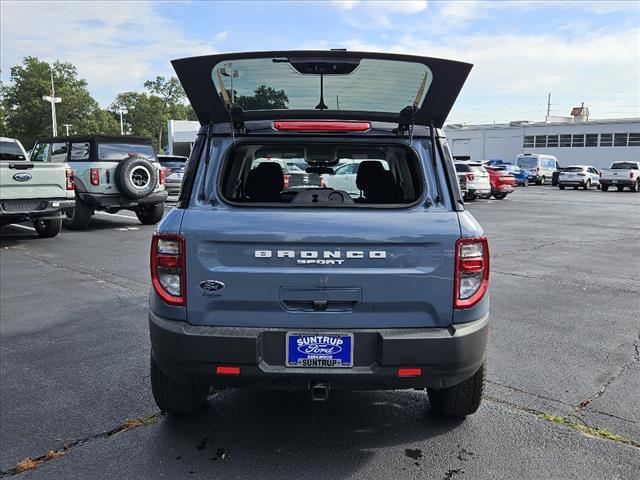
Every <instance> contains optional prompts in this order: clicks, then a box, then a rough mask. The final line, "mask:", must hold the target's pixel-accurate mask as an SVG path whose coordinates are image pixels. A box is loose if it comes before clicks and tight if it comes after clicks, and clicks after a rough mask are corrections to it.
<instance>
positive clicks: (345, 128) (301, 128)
mask: <svg viewBox="0 0 640 480" xmlns="http://www.w3.org/2000/svg"><path fill="white" fill-rule="evenodd" d="M273 128H275V129H276V130H278V131H281V132H366V131H367V130H369V129H371V124H370V123H369V122H335V121H333V122H331V121H329V122H328V121H301V120H292V121H278V122H273Z"/></svg>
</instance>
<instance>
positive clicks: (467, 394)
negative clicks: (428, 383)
mask: <svg viewBox="0 0 640 480" xmlns="http://www.w3.org/2000/svg"><path fill="white" fill-rule="evenodd" d="M484 377H485V364H484V363H483V364H482V366H481V367H480V368H479V369H478V371H477V372H476V373H474V374H473V376H472V377H471V378H468V379H466V380H465V381H464V382H462V383H459V384H458V385H454V386H453V387H449V388H443V389H440V390H436V389H433V388H428V389H427V392H428V393H429V402H430V403H431V410H432V411H433V412H434V413H437V414H438V415H446V416H449V417H466V416H467V415H471V414H472V413H475V412H476V410H478V407H480V402H481V401H482V392H483V390H484Z"/></svg>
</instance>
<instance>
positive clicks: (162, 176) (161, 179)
mask: <svg viewBox="0 0 640 480" xmlns="http://www.w3.org/2000/svg"><path fill="white" fill-rule="evenodd" d="M158 173H159V174H158V183H159V184H160V185H164V182H165V180H166V177H167V169H166V168H164V167H162V168H160V170H159V172H158Z"/></svg>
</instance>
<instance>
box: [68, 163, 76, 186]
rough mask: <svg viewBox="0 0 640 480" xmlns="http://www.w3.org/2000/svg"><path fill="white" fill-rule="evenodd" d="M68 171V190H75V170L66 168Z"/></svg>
mask: <svg viewBox="0 0 640 480" xmlns="http://www.w3.org/2000/svg"><path fill="white" fill-rule="evenodd" d="M65 171H66V173H67V190H75V188H76V184H75V183H74V181H73V170H71V169H70V168H65Z"/></svg>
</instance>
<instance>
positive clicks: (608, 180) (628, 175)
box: [600, 162, 640, 192]
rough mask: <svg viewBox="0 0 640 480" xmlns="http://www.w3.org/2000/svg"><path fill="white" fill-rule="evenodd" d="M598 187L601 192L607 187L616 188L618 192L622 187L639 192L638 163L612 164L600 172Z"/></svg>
mask: <svg viewBox="0 0 640 480" xmlns="http://www.w3.org/2000/svg"><path fill="white" fill-rule="evenodd" d="M600 185H601V188H602V191H603V192H606V191H607V190H609V187H617V188H618V191H619V192H621V191H622V190H624V187H629V190H631V191H632V192H640V162H613V163H612V164H611V167H609V168H607V169H603V170H602V171H601V172H600Z"/></svg>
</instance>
